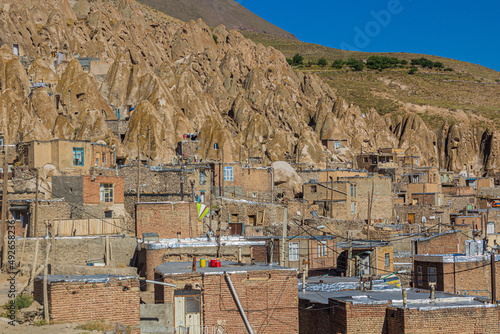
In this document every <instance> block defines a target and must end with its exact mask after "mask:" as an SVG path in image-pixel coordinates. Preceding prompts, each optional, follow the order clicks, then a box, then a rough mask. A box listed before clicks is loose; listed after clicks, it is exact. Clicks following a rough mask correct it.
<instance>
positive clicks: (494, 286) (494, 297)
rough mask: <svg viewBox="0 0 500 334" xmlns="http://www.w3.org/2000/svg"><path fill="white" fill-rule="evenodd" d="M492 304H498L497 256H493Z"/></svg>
mask: <svg viewBox="0 0 500 334" xmlns="http://www.w3.org/2000/svg"><path fill="white" fill-rule="evenodd" d="M490 271H491V303H492V304H496V303H497V282H496V267H495V254H491V270H490Z"/></svg>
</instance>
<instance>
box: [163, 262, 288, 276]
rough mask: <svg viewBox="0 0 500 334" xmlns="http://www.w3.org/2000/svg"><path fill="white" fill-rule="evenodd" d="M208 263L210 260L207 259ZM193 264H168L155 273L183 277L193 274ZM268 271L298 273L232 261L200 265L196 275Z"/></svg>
mask: <svg viewBox="0 0 500 334" xmlns="http://www.w3.org/2000/svg"><path fill="white" fill-rule="evenodd" d="M207 261H208V259H207ZM192 265H193V263H192V262H167V263H164V264H162V265H160V266H158V267H156V268H155V273H158V274H161V275H163V276H170V275H183V274H191V273H193V267H192ZM268 270H293V271H297V269H295V268H287V267H281V266H278V265H276V264H273V265H268V264H255V265H252V264H238V263H237V262H232V261H221V266H220V267H218V268H217V267H205V268H201V267H200V266H199V262H198V265H197V267H196V273H199V274H203V275H221V274H224V273H225V272H227V273H228V274H236V273H247V272H251V271H268Z"/></svg>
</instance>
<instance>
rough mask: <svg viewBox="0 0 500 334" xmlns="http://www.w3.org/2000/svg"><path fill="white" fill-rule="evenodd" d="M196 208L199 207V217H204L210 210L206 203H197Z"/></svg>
mask: <svg viewBox="0 0 500 334" xmlns="http://www.w3.org/2000/svg"><path fill="white" fill-rule="evenodd" d="M196 208H197V209H198V219H200V220H201V219H203V217H205V216H206V215H207V213H208V212H209V211H210V210H209V208H208V206H206V205H205V204H201V203H196Z"/></svg>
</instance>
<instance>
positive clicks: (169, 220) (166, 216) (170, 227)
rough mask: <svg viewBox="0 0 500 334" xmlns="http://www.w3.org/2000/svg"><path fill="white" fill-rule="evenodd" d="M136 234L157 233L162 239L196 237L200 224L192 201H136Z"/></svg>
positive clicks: (198, 233) (139, 235) (140, 235)
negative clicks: (178, 236)
mask: <svg viewBox="0 0 500 334" xmlns="http://www.w3.org/2000/svg"><path fill="white" fill-rule="evenodd" d="M136 212H137V214H136V220H135V221H136V236H138V237H140V238H142V234H143V233H153V232H156V233H158V236H159V237H160V238H161V239H163V238H165V239H168V238H177V233H178V232H180V235H181V238H191V237H198V236H199V235H200V232H201V231H200V228H201V224H198V213H197V208H196V203H194V202H168V203H138V204H137V205H136Z"/></svg>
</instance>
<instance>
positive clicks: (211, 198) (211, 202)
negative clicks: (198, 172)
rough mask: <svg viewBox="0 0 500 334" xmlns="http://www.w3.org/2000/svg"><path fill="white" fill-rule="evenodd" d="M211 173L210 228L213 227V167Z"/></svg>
mask: <svg viewBox="0 0 500 334" xmlns="http://www.w3.org/2000/svg"><path fill="white" fill-rule="evenodd" d="M210 173H211V177H210V198H209V201H210V204H209V205H210V208H209V211H208V215H209V220H210V229H212V196H213V195H214V192H213V188H212V185H213V182H214V171H213V169H212V168H210Z"/></svg>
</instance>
